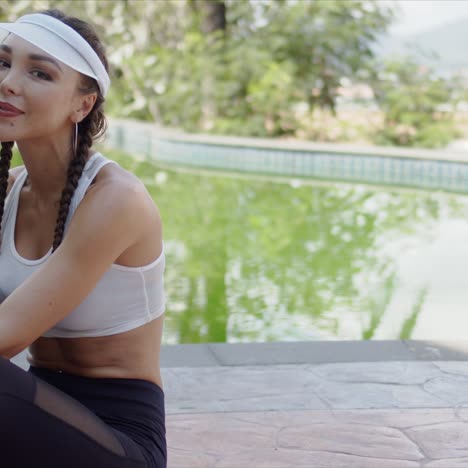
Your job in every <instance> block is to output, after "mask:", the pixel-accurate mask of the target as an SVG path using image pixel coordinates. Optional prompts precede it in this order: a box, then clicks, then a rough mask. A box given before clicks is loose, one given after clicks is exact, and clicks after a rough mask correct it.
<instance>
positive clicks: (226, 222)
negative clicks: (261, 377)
mask: <svg viewBox="0 0 468 468" xmlns="http://www.w3.org/2000/svg"><path fill="white" fill-rule="evenodd" d="M109 156H110V157H112V158H114V159H115V160H117V161H118V162H119V163H120V164H121V165H122V166H124V167H126V168H127V169H128V170H131V171H132V172H134V173H135V174H136V175H137V176H138V177H140V178H141V179H142V180H143V181H144V182H145V185H146V187H147V188H148V191H149V192H150V194H151V196H152V197H153V199H154V201H155V203H156V204H157V205H158V207H159V209H160V212H161V216H162V219H163V230H164V240H165V246H166V256H167V259H166V261H167V263H166V273H165V286H166V291H167V311H166V321H165V336H164V341H165V343H167V344H174V343H204V342H267V341H279V340H281V341H303V340H307V341H308V340H316V339H321V340H349V339H353V340H355V339H409V338H411V339H464V338H465V327H464V326H463V323H464V322H465V320H466V319H465V317H467V316H468V315H467V311H466V309H467V307H468V274H467V266H468V197H467V196H463V195H456V194H449V193H443V192H435V191H432V192H431V191H417V190H408V189H397V188H389V187H382V188H379V187H371V186H366V185H350V184H340V183H324V182H318V181H317V182H314V181H313V180H309V181H305V180H297V179H290V180H282V181H278V180H277V179H274V178H270V179H265V178H261V177H255V176H253V177H247V176H245V175H244V176H242V177H235V176H229V175H226V174H219V173H215V172H206V171H205V172H197V171H196V170H190V171H186V170H178V169H175V168H172V169H169V168H167V167H158V165H157V164H155V163H150V162H148V161H144V160H136V159H134V158H130V157H128V156H127V155H123V154H121V153H116V152H112V153H109Z"/></svg>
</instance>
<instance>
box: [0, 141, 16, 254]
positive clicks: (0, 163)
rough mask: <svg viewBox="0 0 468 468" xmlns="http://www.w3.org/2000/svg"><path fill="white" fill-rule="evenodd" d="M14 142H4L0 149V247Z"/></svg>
mask: <svg viewBox="0 0 468 468" xmlns="http://www.w3.org/2000/svg"><path fill="white" fill-rule="evenodd" d="M14 144H15V143H14V141H2V147H1V149H0V245H1V243H2V232H1V225H2V219H3V211H4V209H5V198H6V193H7V188H8V177H9V174H10V173H9V171H10V165H11V158H12V156H13V151H12V149H13V145H14Z"/></svg>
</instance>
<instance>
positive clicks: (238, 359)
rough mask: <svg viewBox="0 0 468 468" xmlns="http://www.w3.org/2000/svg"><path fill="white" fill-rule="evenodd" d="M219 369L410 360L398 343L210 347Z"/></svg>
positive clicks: (307, 342)
mask: <svg viewBox="0 0 468 468" xmlns="http://www.w3.org/2000/svg"><path fill="white" fill-rule="evenodd" d="M208 346H209V348H210V350H211V351H212V352H213V354H215V355H216V357H217V359H218V360H219V362H220V363H221V364H222V365H223V366H243V365H265V364H275V365H277V364H305V363H311V364H312V363H320V362H359V361H364V362H374V361H406V360H412V359H414V354H412V353H411V352H410V351H409V350H408V348H407V347H406V346H405V345H404V344H403V343H402V341H400V340H380V341H306V342H301V341H298V342H274V343H210V344H209V345H208Z"/></svg>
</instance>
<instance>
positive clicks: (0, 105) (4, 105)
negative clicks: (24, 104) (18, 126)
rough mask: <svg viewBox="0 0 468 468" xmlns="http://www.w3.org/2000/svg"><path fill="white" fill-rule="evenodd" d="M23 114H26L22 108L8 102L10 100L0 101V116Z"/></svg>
mask: <svg viewBox="0 0 468 468" xmlns="http://www.w3.org/2000/svg"><path fill="white" fill-rule="evenodd" d="M21 114H24V112H23V111H22V110H20V109H18V108H17V107H15V106H12V105H11V104H8V102H3V101H0V117H16V116H17V115H21Z"/></svg>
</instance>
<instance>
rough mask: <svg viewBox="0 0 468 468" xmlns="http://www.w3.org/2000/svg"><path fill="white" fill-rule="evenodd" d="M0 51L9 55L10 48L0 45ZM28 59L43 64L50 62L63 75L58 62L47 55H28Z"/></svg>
mask: <svg viewBox="0 0 468 468" xmlns="http://www.w3.org/2000/svg"><path fill="white" fill-rule="evenodd" d="M0 49H1V50H3V51H5V52H7V53H8V54H11V47H10V46H7V45H5V44H0ZM28 57H29V59H31V60H43V61H45V62H50V63H52V64H53V65H55V66H56V67H57V68H58V69H59V70H60V71H61V72H62V73H63V70H62V67H61V66H60V65H59V64H58V62H57V61H55V60H54V59H53V58H51V57H48V56H47V55H40V54H29V55H28Z"/></svg>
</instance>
